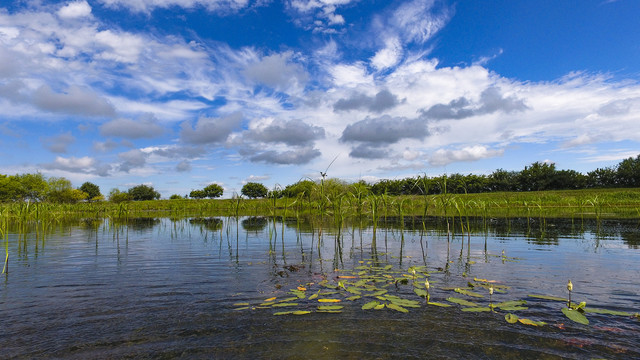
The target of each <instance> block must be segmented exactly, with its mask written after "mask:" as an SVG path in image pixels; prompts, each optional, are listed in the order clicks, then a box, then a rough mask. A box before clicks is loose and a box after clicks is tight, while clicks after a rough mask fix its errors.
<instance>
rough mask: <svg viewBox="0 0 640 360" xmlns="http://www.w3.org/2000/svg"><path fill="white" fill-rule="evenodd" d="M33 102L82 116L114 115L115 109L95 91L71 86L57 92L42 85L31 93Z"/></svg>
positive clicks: (53, 109)
mask: <svg viewBox="0 0 640 360" xmlns="http://www.w3.org/2000/svg"><path fill="white" fill-rule="evenodd" d="M33 104H34V105H35V106H37V107H38V108H40V109H42V110H46V111H51V112H54V113H63V114H72V115H84V116H106V117H110V116H114V115H115V109H114V107H113V105H111V104H110V103H109V102H108V101H107V100H106V99H104V98H103V97H101V96H100V95H98V94H96V93H95V92H93V91H91V90H89V89H85V88H80V87H78V86H71V87H69V89H68V90H67V91H66V92H63V93H57V92H54V91H53V90H51V88H50V87H49V86H48V85H43V86H41V87H40V88H38V90H36V91H35V92H34V93H33Z"/></svg>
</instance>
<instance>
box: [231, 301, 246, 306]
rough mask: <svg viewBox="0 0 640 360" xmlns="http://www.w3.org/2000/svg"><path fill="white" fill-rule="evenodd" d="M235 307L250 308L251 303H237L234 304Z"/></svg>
mask: <svg viewBox="0 0 640 360" xmlns="http://www.w3.org/2000/svg"><path fill="white" fill-rule="evenodd" d="M233 306H249V303H248V302H242V303H235V304H233Z"/></svg>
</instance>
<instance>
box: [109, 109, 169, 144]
mask: <svg viewBox="0 0 640 360" xmlns="http://www.w3.org/2000/svg"><path fill="white" fill-rule="evenodd" d="M163 133H164V129H163V128H162V126H160V125H159V124H158V122H157V121H156V119H155V117H154V116H153V115H150V114H147V115H143V116H142V117H141V118H140V119H139V120H138V121H135V120H131V119H124V118H118V119H114V120H111V121H109V122H107V123H105V124H103V125H102V126H100V134H101V135H102V136H116V137H123V138H127V139H141V138H154V137H157V136H160V135H162V134H163Z"/></svg>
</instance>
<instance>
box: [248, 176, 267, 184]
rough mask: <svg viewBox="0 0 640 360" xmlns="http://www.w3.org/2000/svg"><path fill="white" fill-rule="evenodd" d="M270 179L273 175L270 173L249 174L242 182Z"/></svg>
mask: <svg viewBox="0 0 640 360" xmlns="http://www.w3.org/2000/svg"><path fill="white" fill-rule="evenodd" d="M269 179H271V176H269V175H249V177H247V178H246V179H244V180H242V183H243V184H246V183H248V182H261V181H265V180H269Z"/></svg>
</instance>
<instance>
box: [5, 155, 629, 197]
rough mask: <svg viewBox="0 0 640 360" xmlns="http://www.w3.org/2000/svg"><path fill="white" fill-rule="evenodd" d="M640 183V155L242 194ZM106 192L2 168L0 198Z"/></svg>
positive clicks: (115, 193)
mask: <svg viewBox="0 0 640 360" xmlns="http://www.w3.org/2000/svg"><path fill="white" fill-rule="evenodd" d="M616 187H640V155H638V156H637V157H635V158H633V157H630V158H627V159H624V160H622V161H621V162H620V163H618V164H617V165H615V166H612V167H605V168H598V169H595V170H593V171H589V172H588V173H586V174H583V173H580V172H577V171H574V170H558V169H556V166H555V164H553V163H546V162H535V163H533V164H531V165H528V166H525V167H524V169H523V170H521V171H507V170H504V169H498V170H495V171H494V172H492V173H491V174H489V175H474V174H468V175H463V174H459V173H454V174H447V175H441V176H436V177H428V176H426V175H425V176H416V177H407V178H404V179H394V180H388V179H387V180H380V181H378V182H376V183H367V182H365V181H359V182H357V183H354V184H347V183H345V182H343V181H340V180H338V179H328V180H324V179H323V180H322V181H320V182H316V181H312V180H301V181H298V182H296V183H294V184H291V185H287V186H286V187H285V188H276V189H274V190H271V191H269V189H267V187H265V186H264V185H262V184H260V183H256V182H248V183H246V184H245V185H244V186H243V187H242V190H241V194H242V195H244V196H246V197H248V198H252V199H253V198H262V197H267V196H269V197H300V196H307V197H309V198H310V197H311V194H312V193H314V192H318V191H319V192H323V193H324V194H330V193H343V192H346V191H351V192H354V191H355V192H359V193H367V194H369V193H371V194H374V195H382V194H387V195H392V196H398V195H425V194H443V193H449V194H465V193H481V192H497V191H543V190H572V189H587V188H616ZM223 193H224V190H223V188H222V187H221V186H220V185H218V184H210V185H208V186H206V187H204V188H203V189H198V190H192V191H191V192H190V193H189V194H188V195H185V196H184V197H183V196H180V195H175V194H174V195H172V196H171V197H170V199H182V198H192V199H204V198H210V199H211V198H218V197H221V196H222V195H223ZM155 199H160V193H159V192H157V191H156V190H155V189H154V188H153V187H152V186H149V185H144V184H142V185H137V186H133V187H131V188H129V189H128V190H127V191H121V190H119V189H112V190H111V191H110V192H109V194H108V200H109V201H112V202H122V201H138V200H155ZM100 200H105V197H104V196H103V195H102V194H101V192H100V187H99V186H97V185H95V184H93V183H91V182H85V183H83V184H82V185H81V186H80V187H79V188H73V186H72V185H71V181H69V180H68V179H65V178H64V177H50V178H46V177H45V176H44V175H42V174H40V173H35V174H19V175H2V174H0V202H12V201H32V202H39V201H48V202H55V203H76V202H79V201H100Z"/></svg>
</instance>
